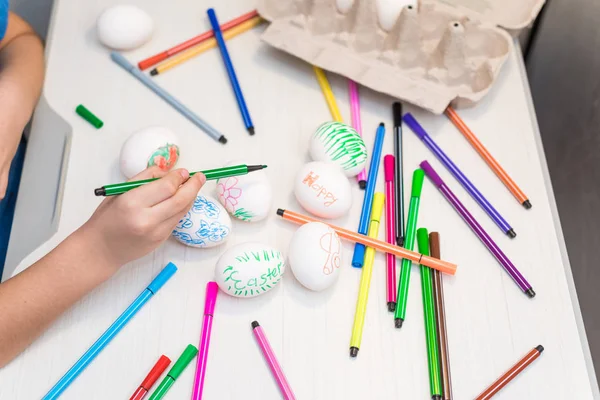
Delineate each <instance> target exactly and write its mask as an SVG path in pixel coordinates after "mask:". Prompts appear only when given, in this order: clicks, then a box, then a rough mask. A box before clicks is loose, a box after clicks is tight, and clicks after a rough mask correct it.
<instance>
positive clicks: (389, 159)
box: [383, 154, 396, 182]
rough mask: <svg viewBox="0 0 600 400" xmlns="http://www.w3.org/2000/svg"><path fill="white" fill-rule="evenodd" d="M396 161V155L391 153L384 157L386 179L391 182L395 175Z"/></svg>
mask: <svg viewBox="0 0 600 400" xmlns="http://www.w3.org/2000/svg"><path fill="white" fill-rule="evenodd" d="M395 163H396V157H394V156H393V155H391V154H388V155H387V156H385V157H383V171H384V173H385V181H386V182H390V181H393V180H394V175H395V168H396V167H395V165H394V164H395Z"/></svg>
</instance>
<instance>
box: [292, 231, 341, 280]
mask: <svg viewBox="0 0 600 400" xmlns="http://www.w3.org/2000/svg"><path fill="white" fill-rule="evenodd" d="M341 259H342V242H341V241H340V237H339V236H338V234H337V233H336V232H335V231H334V230H333V229H331V228H330V227H329V226H327V225H326V224H324V223H322V222H310V223H308V224H304V225H302V226H301V227H300V228H298V230H297V231H296V232H295V233H294V236H293V237H292V241H291V242H290V248H289V251H288V261H289V264H290V268H291V269H292V272H293V273H294V276H295V277H296V279H298V282H300V283H301V284H302V285H303V286H304V287H306V288H307V289H310V290H314V291H315V292H318V291H321V290H325V289H327V288H328V287H330V286H331V285H333V284H334V283H335V281H336V280H337V278H338V275H339V269H340V262H341Z"/></svg>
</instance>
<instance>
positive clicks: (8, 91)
mask: <svg viewBox="0 0 600 400" xmlns="http://www.w3.org/2000/svg"><path fill="white" fill-rule="evenodd" d="M43 78H44V52H43V47H42V42H41V41H40V39H39V38H38V37H37V35H36V34H35V32H34V31H33V29H31V27H30V26H29V25H28V24H27V23H26V22H25V21H23V20H22V19H21V18H19V17H18V16H17V15H15V14H13V13H10V14H9V16H8V27H7V30H6V34H5V35H4V39H2V41H0V199H2V198H4V195H5V193H6V185H7V183H8V172H9V170H10V163H11V161H12V159H13V156H14V155H15V152H16V151H17V147H18V145H19V141H20V139H21V135H22V134H23V129H24V128H25V125H26V124H27V122H28V121H29V118H31V113H32V112H33V109H34V107H35V105H36V103H37V101H38V98H39V96H40V91H41V88H42V82H43Z"/></svg>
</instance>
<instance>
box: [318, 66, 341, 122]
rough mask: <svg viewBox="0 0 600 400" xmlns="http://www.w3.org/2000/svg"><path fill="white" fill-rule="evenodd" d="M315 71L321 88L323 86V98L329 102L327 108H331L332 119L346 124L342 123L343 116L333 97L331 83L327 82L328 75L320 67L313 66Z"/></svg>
mask: <svg viewBox="0 0 600 400" xmlns="http://www.w3.org/2000/svg"><path fill="white" fill-rule="evenodd" d="M313 69H314V70H315V74H316V75H317V81H319V86H321V90H322V91H323V96H325V101H326V102H327V107H329V112H330V113H331V117H332V118H333V120H334V121H337V122H344V121H342V114H340V109H339V108H338V106H337V103H336V102H335V96H334V95H333V91H332V90H331V86H330V85H329V81H328V80H327V75H325V71H323V70H322V69H321V68H319V67H315V66H314V65H313Z"/></svg>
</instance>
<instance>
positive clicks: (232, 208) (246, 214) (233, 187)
mask: <svg viewBox="0 0 600 400" xmlns="http://www.w3.org/2000/svg"><path fill="white" fill-rule="evenodd" d="M239 164H242V163H241V162H235V163H229V164H228V165H227V166H232V165H239ZM217 197H218V198H219V201H220V202H221V204H222V205H223V206H224V207H225V209H226V210H227V212H228V213H229V214H231V215H232V216H233V217H235V218H237V219H241V220H242V221H247V222H256V221H260V220H262V219H264V218H265V217H266V216H267V215H269V211H270V210H271V204H272V202H273V189H272V188H271V183H270V182H269V179H268V178H267V174H266V173H265V171H263V170H259V171H253V172H250V173H249V174H246V175H240V176H231V177H229V178H223V179H219V180H218V181H217Z"/></svg>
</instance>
